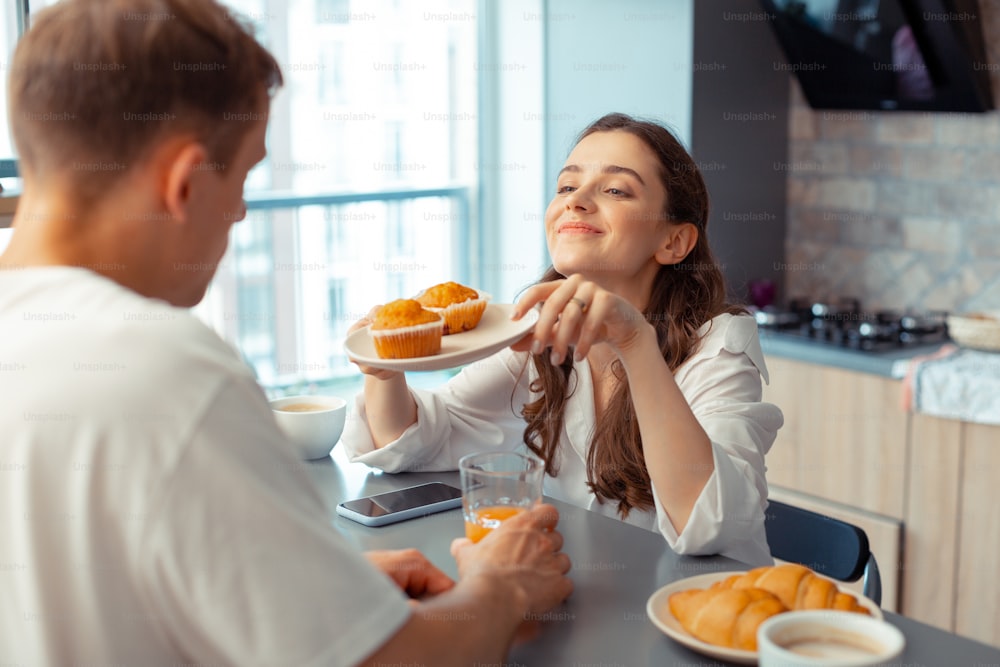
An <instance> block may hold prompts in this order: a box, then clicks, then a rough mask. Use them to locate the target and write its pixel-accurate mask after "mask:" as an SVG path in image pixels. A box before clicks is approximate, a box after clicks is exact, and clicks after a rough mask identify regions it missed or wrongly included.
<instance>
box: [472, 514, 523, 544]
mask: <svg viewBox="0 0 1000 667" xmlns="http://www.w3.org/2000/svg"><path fill="white" fill-rule="evenodd" d="M526 510H527V508H526V507H516V506H514V505H494V506H492V507H483V508H482V509H477V510H472V515H473V518H475V522H472V521H469V518H470V517H469V515H466V517H465V536H466V537H468V538H469V539H470V540H472V541H473V542H478V541H479V540H481V539H483V538H484V537H486V536H487V535H488V534H489V533H490V531H491V530H493V529H494V528H496V527H497V526H499V525H500V523H501V522H502V521H504V520H505V519H509V518H511V517H512V516H514V515H516V514H520V513H521V512H524V511H526Z"/></svg>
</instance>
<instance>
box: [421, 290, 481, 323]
mask: <svg viewBox="0 0 1000 667" xmlns="http://www.w3.org/2000/svg"><path fill="white" fill-rule="evenodd" d="M489 300H490V297H489V295H488V294H485V293H483V292H479V291H477V290H474V289H472V288H471V287H466V286H464V285H459V284H458V283H454V282H447V283H441V284H440V285H435V286H434V287H431V288H428V289H426V290H424V291H423V292H421V293H420V294H418V295H417V301H419V302H420V305H422V306H423V307H424V308H426V309H427V310H430V311H432V312H435V313H441V316H442V317H444V333H445V335H448V334H457V333H462V332H463V331H469V330H470V329H475V328H476V325H478V324H479V320H480V319H482V317H483V313H484V312H485V311H486V302H487V301H489Z"/></svg>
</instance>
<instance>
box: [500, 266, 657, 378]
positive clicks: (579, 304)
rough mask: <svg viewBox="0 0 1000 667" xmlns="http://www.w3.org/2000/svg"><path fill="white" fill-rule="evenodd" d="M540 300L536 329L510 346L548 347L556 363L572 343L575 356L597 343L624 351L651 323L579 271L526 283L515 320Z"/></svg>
mask: <svg viewBox="0 0 1000 667" xmlns="http://www.w3.org/2000/svg"><path fill="white" fill-rule="evenodd" d="M539 303H540V304H542V307H541V311H540V312H539V315H538V324H536V325H535V330H534V332H533V333H532V334H531V335H529V336H525V337H524V338H522V339H521V340H520V341H518V342H517V343H515V344H514V345H513V346H512V347H513V348H514V349H515V350H518V351H521V352H523V351H525V350H528V349H530V350H531V353H532V354H539V353H540V352H541V351H542V350H544V349H545V348H546V347H548V346H552V363H553V364H554V365H558V364H561V363H562V361H563V359H565V358H566V354H567V353H568V351H569V348H570V347H571V346H572V347H574V348H575V354H574V358H575V359H576V360H577V361H579V360H581V359H583V358H585V357H586V356H587V353H588V352H589V351H590V348H591V347H592V346H593V345H594V344H596V343H607V344H608V345H610V346H611V347H612V348H613V349H614V350H615V351H616V352H618V353H621V352H624V351H626V350H627V349H628V348H629V346H631V345H633V344H635V343H636V341H637V340H638V339H639V337H640V334H641V333H642V332H643V330H644V328H647V327H649V326H650V325H649V324H648V323H647V322H646V318H645V317H644V316H643V314H642V313H641V312H639V310H638V309H636V307H635V306H633V305H632V304H631V303H629V302H628V301H626V300H625V299H623V298H622V297H620V296H618V295H617V294H615V293H613V292H609V291H607V290H606V289H603V288H601V287H599V286H598V285H596V284H595V283H592V282H589V281H587V280H584V279H583V277H582V276H579V275H572V276H570V277H569V278H566V279H565V280H554V281H552V282H547V283H541V284H539V285H535V286H533V287H531V288H529V289H528V290H527V291H526V292H525V293H524V296H522V297H521V299H520V300H519V301H518V302H517V306H516V307H515V308H514V313H513V315H512V317H513V319H515V320H517V319H520V318H521V317H523V316H524V314H525V313H526V312H528V311H529V310H530V309H531V308H533V307H534V306H535V304H539Z"/></svg>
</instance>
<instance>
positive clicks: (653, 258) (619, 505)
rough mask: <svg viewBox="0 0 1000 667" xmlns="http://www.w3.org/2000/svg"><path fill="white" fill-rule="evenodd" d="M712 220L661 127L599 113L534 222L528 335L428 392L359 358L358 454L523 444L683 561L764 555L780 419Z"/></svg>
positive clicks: (414, 465)
mask: <svg viewBox="0 0 1000 667" xmlns="http://www.w3.org/2000/svg"><path fill="white" fill-rule="evenodd" d="M707 223H708V195H707V192H706V189H705V183H704V181H703V179H702V177H701V174H700V173H699V171H698V168H697V165H696V164H695V163H694V161H693V160H692V159H691V157H690V156H689V155H688V154H687V152H686V151H685V150H684V148H683V147H682V146H681V145H680V143H678V141H677V140H676V139H675V138H674V137H673V135H672V134H671V133H670V132H669V131H668V130H666V129H664V128H663V127H661V126H659V125H657V124H655V123H649V122H643V121H638V120H635V119H632V118H630V117H629V116H625V115H623V114H611V115H608V116H605V117H603V118H601V119H599V120H598V121H596V122H595V123H594V124H593V125H591V126H590V127H588V128H587V129H586V130H584V131H583V133H582V134H581V136H580V139H579V140H578V142H577V144H576V146H575V147H574V149H573V151H572V152H571V153H570V155H569V157H568V158H567V160H566V163H565V165H564V166H563V168H562V170H561V171H560V173H559V179H558V184H557V188H556V193H555V196H554V197H553V199H552V201H551V203H550V204H549V206H548V209H547V211H546V214H545V231H546V239H547V243H548V249H549V254H550V256H551V258H552V267H551V268H550V269H549V271H548V272H547V273H546V274H545V276H543V278H542V280H541V281H540V282H539V283H538V284H537V285H535V286H533V287H531V288H529V289H528V290H526V292H525V293H524V295H523V297H522V298H521V299H520V300H519V302H518V304H517V307H516V309H515V314H514V317H515V319H516V318H519V317H522V316H523V315H524V313H526V312H527V311H528V310H529V309H531V308H534V307H539V319H538V323H537V325H536V326H535V329H534V332H533V334H531V335H530V336H527V337H525V339H523V340H521V341H519V342H518V343H517V344H516V345H514V346H513V347H512V348H511V349H508V350H504V351H502V352H500V353H498V354H496V355H494V356H493V357H491V358H490V360H489V362H488V363H486V362H480V363H478V364H474V365H472V366H469V367H467V368H465V369H464V370H463V371H462V372H461V373H460V374H459V375H457V376H456V377H455V378H453V379H452V380H451V381H450V382H448V384H446V385H445V386H443V387H442V388H440V389H438V390H435V391H430V392H428V391H419V390H411V389H410V388H409V387H408V386H407V384H406V380H405V378H404V376H403V374H402V373H395V372H391V371H384V370H376V369H370V368H362V371H364V372H366V373H367V376H366V378H365V389H364V396H363V399H362V398H361V397H359V400H358V405H357V408H358V416H359V419H356V420H352V424H351V425H350V426H349V428H348V429H347V431H346V432H345V435H344V438H343V441H344V443H345V445H346V446H347V449H348V451H349V452H350V454H351V455H352V456H353V460H355V461H361V462H363V463H367V464H369V465H372V466H376V467H379V468H382V469H384V470H387V471H390V472H396V471H402V470H414V469H422V470H447V469H455V468H456V467H457V463H458V459H459V458H460V457H461V456H463V455H464V454H467V453H470V452H473V451H481V450H485V449H515V448H517V447H518V446H520V445H521V443H522V442H523V444H524V446H526V447H527V448H528V449H529V450H531V451H532V452H534V453H535V454H537V455H538V456H540V457H541V458H542V459H543V460H544V461H545V465H546V472H547V475H546V480H545V493H546V495H549V496H551V497H554V498H558V499H561V500H564V501H567V502H571V503H574V504H576V505H580V506H583V507H587V508H590V509H593V510H596V511H599V512H602V513H604V514H608V515H613V516H617V517H618V518H620V519H622V520H625V521H628V522H629V523H633V524H636V525H640V526H643V527H645V528H648V529H650V530H658V531H659V532H660V533H662V534H663V536H664V537H665V538H666V540H667V542H668V543H669V545H670V546H671V548H673V549H674V550H675V551H677V552H678V553H684V554H710V553H722V554H724V555H727V556H731V557H733V558H737V559H739V560H742V561H744V562H747V563H751V564H767V563H770V562H771V558H770V553H769V550H768V547H767V540H766V538H765V535H764V508H765V506H766V497H767V483H766V481H765V479H764V454H765V453H766V452H767V450H768V449H769V448H770V446H771V444H772V443H773V441H774V437H775V434H776V432H777V430H778V428H780V426H781V424H782V416H781V412H780V411H779V410H778V408H777V407H775V406H773V405H770V404H767V403H761V402H760V399H761V383H760V378H761V375H763V376H764V378H765V380H766V369H765V367H764V359H763V355H762V353H761V350H760V344H759V341H758V339H757V328H756V324H755V322H754V320H753V318H751V317H749V316H748V315H746V314H744V313H743V311H742V310H741V309H739V308H735V307H732V306H729V305H727V304H726V303H725V286H724V281H723V277H722V274H721V272H720V271H719V268H718V266H717V265H716V263H715V261H714V259H713V257H712V253H711V251H710V249H709V246H708V239H707V237H706V234H705V229H706V225H707ZM362 324H364V322H362V323H359V325H358V326H360V325H362ZM525 422H527V425H526V426H525Z"/></svg>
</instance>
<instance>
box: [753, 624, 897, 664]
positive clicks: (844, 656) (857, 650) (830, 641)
mask: <svg viewBox="0 0 1000 667" xmlns="http://www.w3.org/2000/svg"><path fill="white" fill-rule="evenodd" d="M905 643H906V642H905V639H904V638H903V633H902V632H900V631H899V630H898V629H897V628H896V627H895V626H894V625H892V624H891V623H888V622H886V621H883V620H880V619H877V618H873V617H871V616H864V615H861V614H854V613H851V612H844V611H830V610H811V611H790V612H786V613H784V614H777V615H776V616H772V617H771V618H769V619H767V620H766V621H764V622H763V623H761V625H760V627H759V628H758V629H757V655H758V658H759V664H760V667H793V666H794V667H805V666H808V665H824V666H826V667H832V666H834V665H838V666H840V667H863V666H867V665H879V664H882V663H884V662H886V661H888V660H891V659H893V658H895V657H896V656H898V655H899V654H900V653H902V652H903V647H904V645H905Z"/></svg>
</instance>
